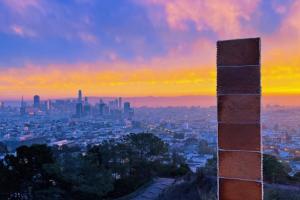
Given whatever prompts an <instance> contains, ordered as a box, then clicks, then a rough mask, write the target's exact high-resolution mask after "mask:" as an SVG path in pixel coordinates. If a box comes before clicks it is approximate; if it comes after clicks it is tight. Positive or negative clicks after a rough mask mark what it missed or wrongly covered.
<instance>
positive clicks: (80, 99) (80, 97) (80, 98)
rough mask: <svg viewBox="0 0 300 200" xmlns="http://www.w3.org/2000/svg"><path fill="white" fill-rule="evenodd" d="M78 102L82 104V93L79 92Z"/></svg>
mask: <svg viewBox="0 0 300 200" xmlns="http://www.w3.org/2000/svg"><path fill="white" fill-rule="evenodd" d="M78 102H82V92H81V90H78Z"/></svg>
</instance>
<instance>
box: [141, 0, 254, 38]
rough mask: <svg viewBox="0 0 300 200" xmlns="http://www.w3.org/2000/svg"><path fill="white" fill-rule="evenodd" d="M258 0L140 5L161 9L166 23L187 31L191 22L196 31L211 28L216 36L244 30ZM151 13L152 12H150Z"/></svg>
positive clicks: (155, 1) (187, 0)
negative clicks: (158, 6)
mask: <svg viewBox="0 0 300 200" xmlns="http://www.w3.org/2000/svg"><path fill="white" fill-rule="evenodd" d="M259 2H260V0H243V1H240V0H224V1H221V2H220V1H219V0H196V1H195V0H170V1H165V0H145V1H143V3H144V5H147V6H153V5H160V6H162V7H163V8H164V11H165V15H166V21H167V23H168V25H169V26H170V27H171V28H173V29H177V30H183V31H184V30H187V29H188V28H189V25H190V23H191V22H192V23H193V24H194V25H195V27H196V29H197V30H198V31H205V30H212V31H213V32H215V33H217V34H218V35H220V36H229V35H230V36H233V35H236V36H238V35H241V34H242V33H244V32H247V31H248V29H249V27H247V26H246V24H247V22H250V21H251V19H252V15H253V14H254V12H255V11H256V8H257V5H258V4H259ZM154 16H155V14H154Z"/></svg>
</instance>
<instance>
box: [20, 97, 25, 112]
mask: <svg viewBox="0 0 300 200" xmlns="http://www.w3.org/2000/svg"><path fill="white" fill-rule="evenodd" d="M20 114H21V115H22V116H23V115H25V114H26V103H25V102H24V99H23V96H22V100H21V107H20Z"/></svg>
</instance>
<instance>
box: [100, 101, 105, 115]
mask: <svg viewBox="0 0 300 200" xmlns="http://www.w3.org/2000/svg"><path fill="white" fill-rule="evenodd" d="M105 106H106V104H105V103H104V102H103V100H102V99H100V102H99V114H100V115H101V116H103V115H104V114H105V112H104V111H105Z"/></svg>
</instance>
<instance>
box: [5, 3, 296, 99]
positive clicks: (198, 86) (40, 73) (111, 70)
mask: <svg viewBox="0 0 300 200" xmlns="http://www.w3.org/2000/svg"><path fill="white" fill-rule="evenodd" d="M4 2H5V3H3V4H5V5H4V6H6V7H8V8H9V9H10V11H11V12H10V13H9V14H10V15H11V16H15V18H16V19H19V18H20V19H19V21H17V22H16V21H11V22H9V23H10V24H6V26H7V27H10V29H7V30H6V29H0V32H2V34H6V36H5V37H8V36H9V37H15V39H20V40H24V41H26V42H31V43H33V42H36V43H38V42H40V43H42V42H43V41H46V40H47V41H48V40H49V38H51V37H60V36H61V35H64V39H63V40H66V41H71V42H74V44H75V43H76V41H78V40H81V42H82V44H84V45H85V46H84V48H86V49H88V51H91V49H96V50H97V51H98V50H99V48H100V47H101V48H102V47H103V45H106V43H105V41H103V36H102V35H97V34H99V33H98V32H96V28H95V27H96V26H92V25H93V19H94V20H95V21H96V19H95V18H92V17H90V18H87V19H89V20H87V19H85V21H84V23H85V24H84V26H83V25H82V24H77V25H76V26H75V27H79V28H78V30H79V31H82V30H84V31H85V32H81V34H79V35H78V36H73V35H71V32H72V31H70V33H69V32H67V31H68V30H63V31H62V32H61V33H59V35H55V34H58V33H56V32H53V33H51V34H53V35H49V34H50V33H49V34H48V33H47V32H46V31H44V30H43V29H44V28H42V29H38V28H36V27H38V26H42V25H41V24H38V22H36V21H32V16H31V12H30V11H31V10H30V9H35V11H36V13H37V15H39V14H40V17H41V19H43V17H44V16H47V14H48V12H50V11H51V12H52V13H56V12H62V11H61V10H59V9H57V10H55V9H54V8H57V6H56V7H55V6H53V10H50V9H51V8H52V7H51V6H52V5H50V3H49V2H48V4H47V6H46V4H45V2H47V1H38V0H30V1H28V2H30V3H28V4H27V3H24V4H22V5H20V4H18V3H17V1H4ZM91 2H92V1H91ZM130 2H131V4H132V7H134V8H135V7H137V8H139V9H140V10H141V12H143V13H146V14H145V15H146V19H147V21H141V22H140V23H149V27H150V26H151V31H153V32H154V33H155V34H154V35H155V37H154V36H152V35H149V36H147V33H146V32H145V33H144V32H142V33H139V32H138V33H136V32H133V33H132V32H129V33H127V32H126V34H127V36H128V35H130V34H132V35H130V37H129V36H128V37H129V38H130V39H129V38H125V39H126V40H127V41H126V42H128V43H130V46H126V48H127V49H122V47H121V46H122V45H125V39H124V38H122V34H121V35H120V36H118V37H117V36H115V37H114V42H115V43H116V44H119V46H113V48H109V47H110V46H108V47H106V46H105V48H104V47H103V48H104V50H103V49H101V53H99V55H100V54H101V56H102V55H105V56H106V57H105V59H103V57H101V56H99V58H98V57H97V56H95V57H93V59H86V58H85V59H80V58H81V57H80V55H76V56H75V57H74V61H71V62H69V61H66V60H63V59H54V58H50V57H49V58H48V59H46V60H42V61H41V62H40V58H39V57H38V56H36V58H35V57H33V56H31V54H30V56H31V57H30V59H29V54H28V58H27V57H25V59H21V60H20V58H19V57H18V55H21V53H20V52H19V51H18V48H19V46H18V43H16V42H13V41H14V40H13V39H11V38H10V39H11V41H8V42H7V43H8V45H10V43H9V42H11V45H15V49H14V50H13V51H15V52H16V54H15V57H14V56H13V55H14V54H13V51H12V58H11V59H10V60H14V58H15V59H16V60H17V61H18V63H17V64H15V63H14V62H6V63H5V62H0V70H1V73H0V99H19V98H20V96H22V95H24V96H25V98H31V97H32V96H33V95H34V94H39V95H40V96H42V98H59V97H73V96H75V95H76V91H77V90H78V89H82V90H83V91H84V94H85V95H87V96H127V97H128V96H182V95H215V91H216V80H215V79H216V64H215V63H216V61H215V59H216V56H215V54H216V48H215V43H216V41H217V40H222V39H229V38H242V37H261V38H262V88H263V95H265V96H272V95H281V96H284V95H285V96H286V95H287V96H293V95H294V96H295V95H300V68H299V66H300V23H299V21H300V1H296V0H295V1H292V0H291V1H288V3H282V2H281V1H276V0H274V1H273V0H270V1H269V3H268V5H264V4H265V3H266V2H263V1H262V0H251V1H250V0H243V1H240V0H225V1H222V2H220V1H217V0H211V1H207V0H199V1H197V3H195V2H194V1H193V0H171V1H163V0H143V1H134V0H133V1H130ZM93 6H96V5H93ZM114 6H115V5H114ZM130 6H131V5H130ZM130 6H129V7H130ZM268 6H271V8H269V7H268ZM46 8H47V9H46ZM0 9H1V5H0ZM49 10H50V11H49ZM116 12H117V11H116ZM132 12H137V11H135V10H134V11H132ZM57 14H59V13H57ZM0 17H1V16H0ZM21 17H22V18H21ZM62 17H64V16H62ZM272 17H273V18H272ZM130 19H131V18H128V20H129V21H128V23H129V22H130ZM21 20H22V21H21ZM44 20H47V19H46V18H45V19H44ZM74 20H75V19H74ZM124 20H125V22H124V23H126V20H127V19H124ZM131 20H132V19H131ZM268 20H269V21H268ZM261 21H262V22H261ZM50 22H51V23H58V22H53V21H50ZM50 22H49V24H50ZM0 23H2V22H0ZM78 23H80V22H78ZM97 23H100V22H98V21H97ZM109 23H112V24H113V23H115V22H114V21H110V22H109ZM137 23H139V22H137ZM31 24H33V25H32V26H31ZM89 24H92V25H90V26H89ZM0 25H1V24H0ZM54 25H56V24H54ZM94 25H95V24H94ZM99 26H101V24H99ZM114 26H116V27H121V26H124V25H123V24H122V25H116V24H114ZM132 26H134V25H132ZM71 28H72V27H71ZM71 28H70V29H71ZM128 29H130V28H128V27H125V28H124V31H129V30H128ZM107 30H109V31H110V32H109V34H112V33H111V31H112V30H114V29H112V28H111V27H110V29H107ZM103 31H105V29H104V30H103ZM121 31H122V30H121ZM48 32H49V31H48ZM72 33H73V32H72ZM118 33H120V30H118ZM121 33H122V32H121ZM144 36H145V37H146V36H147V37H149V38H150V39H152V37H154V39H155V40H156V41H160V43H159V44H158V47H156V46H154V47H153V49H152V48H151V49H150V47H149V46H150V45H151V41H150V42H149V41H148V40H147V37H146V38H144ZM1 37H2V38H1ZM76 37H78V38H76ZM124 37H125V36H124ZM4 39H5V38H4V36H3V35H1V34H0V42H1V40H4ZM101 40H102V42H101ZM6 41H7V39H6ZM128 43H126V45H128ZM116 44H114V45H116ZM46 45H48V46H49V45H50V44H48V43H47V44H46V43H45V46H46ZM60 48H62V49H63V48H64V47H60ZM159 48H163V49H164V50H163V51H162V52H161V53H157V52H156V51H160V49H159ZM96 50H95V52H93V55H94V53H95V55H98V54H97V51H96ZM23 51H24V52H25V53H26V49H25V50H23ZM30 51H33V50H32V49H31V50H30ZM36 51H38V50H36ZM127 51H132V52H133V53H131V54H130V58H128V55H127V54H126V53H128V52H127ZM0 52H5V50H4V49H1V47H0ZM99 52H100V50H99ZM22 53H23V52H22ZM51 53H52V54H54V53H53V52H49V55H50V54H51ZM65 54H68V52H65ZM22 55H23V54H22ZM24 55H26V54H24ZM46 55H47V54H46ZM145 55H149V56H145ZM43 56H44V55H43ZM1 58H2V57H1ZM1 58H0V59H1ZM71 60H72V59H71ZM275 101H276V99H275ZM282 101H283V100H282ZM285 101H286V102H289V100H285Z"/></svg>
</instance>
